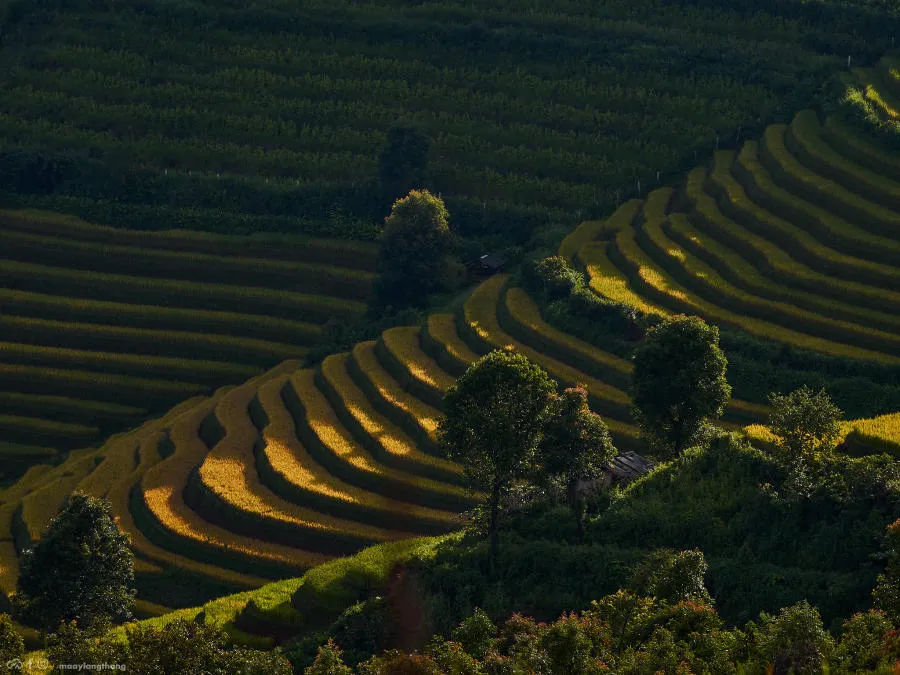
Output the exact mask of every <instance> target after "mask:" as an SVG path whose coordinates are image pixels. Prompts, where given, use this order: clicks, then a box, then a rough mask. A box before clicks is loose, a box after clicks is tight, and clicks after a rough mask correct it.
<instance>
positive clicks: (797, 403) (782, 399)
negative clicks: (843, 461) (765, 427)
mask: <svg viewBox="0 0 900 675" xmlns="http://www.w3.org/2000/svg"><path fill="white" fill-rule="evenodd" d="M769 404H770V405H771V406H772V413H771V414H770V416H769V428H770V429H771V430H772V433H774V434H775V435H776V436H778V444H779V446H780V448H781V450H782V452H783V453H784V454H786V455H787V456H788V457H793V458H798V457H804V456H805V457H810V456H812V455H815V454H816V453H818V452H823V451H824V452H827V451H830V450H832V449H834V446H835V445H836V444H837V440H838V438H839V437H840V434H841V425H840V419H841V416H842V414H843V413H842V412H841V410H840V409H839V408H838V407H837V406H836V405H834V403H832V401H831V398H830V397H829V396H828V393H827V392H826V391H825V389H820V390H819V391H818V392H813V390H812V389H810V388H809V387H808V386H806V385H803V386H802V387H800V388H799V389H797V390H796V391H792V392H791V393H790V394H787V395H783V394H776V393H773V394H771V395H770V396H769Z"/></svg>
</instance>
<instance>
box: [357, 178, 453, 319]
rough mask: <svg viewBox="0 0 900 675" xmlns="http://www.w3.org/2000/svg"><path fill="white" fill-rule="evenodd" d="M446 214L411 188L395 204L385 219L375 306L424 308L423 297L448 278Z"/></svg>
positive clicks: (431, 199)
mask: <svg viewBox="0 0 900 675" xmlns="http://www.w3.org/2000/svg"><path fill="white" fill-rule="evenodd" d="M449 223H450V214H449V213H448V211H447V207H446V206H444V202H443V201H442V200H441V199H440V198H439V197H436V196H434V195H433V194H431V193H430V192H428V190H412V191H411V192H410V193H409V194H408V195H407V196H406V197H403V198H402V199H398V200H397V201H396V202H394V207H393V210H392V211H391V215H390V216H388V217H387V218H386V219H385V221H384V231H383V232H382V234H381V248H380V252H379V269H380V277H379V279H378V282H377V284H376V287H375V304H376V305H377V306H379V307H386V306H392V307H395V308H402V307H410V306H413V307H423V306H425V305H426V304H427V301H428V295H429V294H430V293H433V292H435V291H437V290H439V289H442V288H444V287H446V286H447V284H448V283H449V281H450V280H451V279H452V277H453V274H454V273H453V270H454V269H455V268H454V265H453V261H452V258H451V257H450V252H451V249H452V245H453V244H452V237H451V233H450V225H449Z"/></svg>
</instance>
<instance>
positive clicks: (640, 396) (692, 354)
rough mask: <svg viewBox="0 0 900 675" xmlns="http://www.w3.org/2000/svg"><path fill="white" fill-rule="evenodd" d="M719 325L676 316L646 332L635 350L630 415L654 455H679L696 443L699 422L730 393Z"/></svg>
mask: <svg viewBox="0 0 900 675" xmlns="http://www.w3.org/2000/svg"><path fill="white" fill-rule="evenodd" d="M727 366H728V361H727V359H726V358H725V354H724V353H723V352H722V350H721V349H720V348H719V329H718V328H716V327H715V326H709V325H707V324H706V323H705V322H704V321H703V320H702V319H700V318H698V317H687V316H676V317H674V318H671V319H668V320H666V321H664V322H662V323H661V324H659V325H658V326H654V327H653V328H651V329H650V330H648V331H647V336H646V338H645V339H644V341H643V342H642V343H641V344H640V345H638V347H637V349H636V350H635V354H634V373H633V376H632V389H633V399H634V412H635V418H636V420H637V422H638V424H639V425H640V427H641V430H642V431H643V432H644V435H645V436H646V437H647V439H648V440H649V441H650V443H651V447H653V448H654V449H655V450H656V451H657V452H658V453H659V454H663V455H666V454H674V455H678V454H679V453H680V452H681V451H682V450H684V449H685V448H687V447H689V446H690V445H691V444H693V443H695V442H697V441H698V440H699V437H700V432H701V430H702V428H703V423H704V421H705V420H707V419H711V418H717V417H718V416H719V415H721V414H722V412H723V411H724V410H725V405H726V404H727V403H728V400H729V398H730V397H731V387H730V386H729V384H728V381H727V380H726V379H725V371H726V368H727Z"/></svg>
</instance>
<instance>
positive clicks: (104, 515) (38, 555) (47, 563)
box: [15, 493, 135, 629]
mask: <svg viewBox="0 0 900 675" xmlns="http://www.w3.org/2000/svg"><path fill="white" fill-rule="evenodd" d="M133 585H134V554H133V553H132V552H131V549H130V548H129V547H128V537H127V535H125V534H123V533H122V532H120V531H119V528H118V526H117V525H116V522H115V520H114V519H113V515H112V510H111V507H110V504H109V502H107V501H104V500H101V499H96V498H94V497H89V496H87V495H85V494H81V493H75V494H73V495H72V496H71V498H70V499H69V502H68V504H67V505H66V507H65V508H64V509H63V511H62V512H61V513H60V514H59V515H58V516H56V517H55V518H54V519H53V520H51V521H50V524H49V525H48V526H47V529H46V530H45V532H44V535H43V536H42V537H41V540H40V541H39V542H38V543H37V544H36V545H35V546H34V547H33V548H31V549H29V550H28V551H26V552H25V554H24V555H23V557H22V564H21V568H20V572H19V584H18V593H17V594H16V596H15V600H16V606H17V611H18V614H19V615H20V616H21V617H22V618H23V619H24V620H25V621H27V622H30V623H33V624H35V625H37V626H40V627H42V628H45V629H52V628H56V627H57V626H58V625H59V624H60V622H62V621H77V622H78V625H79V626H81V627H82V628H89V627H91V626H92V625H94V624H95V623H98V622H100V623H102V622H103V621H104V620H106V619H108V618H111V619H128V618H130V616H131V609H132V606H133V604H134V594H135V591H134V589H133V588H132V586H133Z"/></svg>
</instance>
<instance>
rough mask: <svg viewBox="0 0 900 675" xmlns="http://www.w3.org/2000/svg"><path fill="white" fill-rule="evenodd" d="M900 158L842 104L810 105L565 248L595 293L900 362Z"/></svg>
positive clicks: (583, 231)
mask: <svg viewBox="0 0 900 675" xmlns="http://www.w3.org/2000/svg"><path fill="white" fill-rule="evenodd" d="M876 158H878V160H879V161H875V160H876ZM870 160H871V161H870ZM897 160H898V158H896V157H893V156H891V155H890V154H889V153H887V152H886V151H885V150H883V149H880V148H878V147H876V146H875V145H874V144H872V142H871V141H866V140H864V139H863V138H861V137H860V136H859V135H858V133H857V132H853V131H851V130H850V129H849V128H848V126H847V125H845V124H843V123H841V122H840V120H838V119H837V118H834V119H828V120H827V121H826V122H825V123H824V124H822V123H820V121H819V120H818V118H817V117H816V114H815V113H814V112H813V111H809V110H807V111H803V112H801V113H799V114H798V115H796V116H795V117H794V119H793V121H792V122H791V124H789V125H774V126H771V127H769V128H768V129H767V130H766V132H765V134H764V136H763V138H762V139H761V140H760V141H749V142H747V143H746V144H744V146H743V147H742V148H741V149H740V150H739V151H731V150H723V151H720V152H717V153H716V154H715V157H714V161H713V162H712V164H711V166H709V167H698V168H696V169H694V170H693V171H691V172H690V173H689V175H688V176H687V178H686V181H685V182H684V183H683V185H681V186H680V187H679V189H678V190H673V189H672V188H661V189H658V190H655V191H653V192H651V193H650V194H649V195H648V196H647V198H646V199H645V200H643V201H641V202H635V201H634V200H632V201H631V202H628V203H626V204H624V205H623V206H621V207H620V208H619V210H618V211H617V212H616V213H615V214H614V215H613V216H612V217H610V218H609V219H608V220H607V221H605V222H604V223H585V224H583V225H582V226H581V227H580V228H579V229H578V230H577V231H576V232H575V233H573V234H572V235H571V236H570V237H569V238H568V239H567V241H566V242H564V247H563V249H564V253H566V254H568V255H570V256H571V257H572V259H574V260H576V261H578V263H579V264H580V265H581V266H582V267H583V268H584V269H586V271H587V273H588V276H589V279H590V285H591V288H592V289H593V290H594V291H595V292H596V293H598V294H600V295H603V296H607V297H610V298H613V299H616V300H620V301H623V302H626V303H628V304H631V305H634V306H636V307H639V308H641V309H643V310H645V311H654V312H657V313H660V314H664V315H665V314H672V313H688V314H698V315H700V316H702V317H704V318H705V319H706V320H708V321H711V322H714V323H717V324H719V325H723V326H728V327H731V328H734V329H737V330H742V331H745V332H747V333H750V334H751V335H755V336H757V337H759V338H763V339H767V340H773V341H776V342H783V343H787V344H790V345H793V346H796V347H801V348H804V349H808V350H813V351H817V352H821V353H823V354H828V355H833V356H840V357H846V358H851V359H864V360H868V361H874V362H877V363H883V364H897V363H900V265H898V261H900V181H898V180H897V179H898V175H900V174H898V173H894V174H891V171H890V167H891V166H893V165H894V164H896V163H897Z"/></svg>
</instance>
